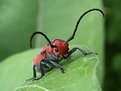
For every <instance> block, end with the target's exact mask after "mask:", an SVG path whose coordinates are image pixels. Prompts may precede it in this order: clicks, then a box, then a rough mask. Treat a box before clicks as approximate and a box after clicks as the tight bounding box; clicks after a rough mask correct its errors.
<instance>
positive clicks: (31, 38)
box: [30, 32, 56, 48]
mask: <svg viewBox="0 0 121 91" xmlns="http://www.w3.org/2000/svg"><path fill="white" fill-rule="evenodd" d="M36 34H41V35H43V36H44V37H45V39H46V40H47V41H48V42H49V44H50V46H51V47H52V48H54V47H56V46H54V45H52V44H51V42H50V40H49V38H48V37H47V36H46V35H45V34H44V33H42V32H34V33H33V34H32V36H31V38H30V47H31V48H32V39H33V37H34V36H35V35H36Z"/></svg>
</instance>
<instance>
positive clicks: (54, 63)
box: [50, 60, 64, 73]
mask: <svg viewBox="0 0 121 91" xmlns="http://www.w3.org/2000/svg"><path fill="white" fill-rule="evenodd" d="M50 63H52V64H53V65H54V66H55V67H57V68H59V69H60V70H61V72H62V73H64V69H63V67H62V66H61V65H59V64H58V63H56V62H54V61H52V60H50Z"/></svg>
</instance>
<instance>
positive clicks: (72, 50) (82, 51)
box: [69, 47, 97, 56]
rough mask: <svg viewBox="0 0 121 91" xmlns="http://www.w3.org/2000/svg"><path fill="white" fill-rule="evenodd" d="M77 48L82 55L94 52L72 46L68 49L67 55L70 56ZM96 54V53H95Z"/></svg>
mask: <svg viewBox="0 0 121 91" xmlns="http://www.w3.org/2000/svg"><path fill="white" fill-rule="evenodd" d="M77 49H78V50H79V51H80V52H81V53H83V55H84V56H86V55H90V54H94V53H95V52H86V51H84V50H82V49H80V48H78V47H74V48H72V49H71V50H70V51H69V56H70V55H71V54H72V53H74V52H75V51H76V50H77ZM96 54H97V53H96Z"/></svg>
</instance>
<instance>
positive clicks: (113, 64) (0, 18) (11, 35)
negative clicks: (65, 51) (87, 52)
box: [0, 0, 121, 91]
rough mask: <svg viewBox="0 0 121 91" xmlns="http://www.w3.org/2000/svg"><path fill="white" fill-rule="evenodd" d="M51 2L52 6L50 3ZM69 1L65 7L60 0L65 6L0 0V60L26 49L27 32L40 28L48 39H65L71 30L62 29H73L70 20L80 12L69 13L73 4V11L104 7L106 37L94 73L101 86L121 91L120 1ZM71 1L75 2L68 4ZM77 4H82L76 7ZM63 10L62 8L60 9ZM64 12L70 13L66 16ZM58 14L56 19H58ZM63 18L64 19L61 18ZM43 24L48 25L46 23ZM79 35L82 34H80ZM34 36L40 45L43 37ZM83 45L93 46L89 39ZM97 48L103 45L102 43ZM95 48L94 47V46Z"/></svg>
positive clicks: (29, 1) (30, 32) (37, 1)
mask: <svg viewBox="0 0 121 91" xmlns="http://www.w3.org/2000/svg"><path fill="white" fill-rule="evenodd" d="M77 1H78V0H77ZM53 2H54V4H55V6H53ZM70 2H71V3H70V4H69V3H68V7H67V8H65V7H61V4H62V5H64V3H65V6H66V4H67V2H66V1H65V2H64V3H62V2H61V1H55V0H54V1H48V0H45V2H44V3H43V2H40V0H34V1H33V0H0V61H1V62H0V63H2V62H3V61H2V60H4V59H6V58H7V57H8V56H11V55H12V54H16V53H19V52H23V51H25V50H28V49H29V38H30V35H31V34H32V33H33V32H34V31H36V30H39V31H42V30H44V32H45V33H46V34H48V36H50V38H51V39H54V38H55V37H57V36H56V35H59V36H58V37H59V38H62V39H66V38H67V36H69V35H70V34H71V32H70V33H68V31H64V30H73V28H74V26H75V25H73V24H74V23H75V22H76V20H77V16H79V15H80V12H76V13H75V14H73V15H75V16H73V15H72V12H75V9H73V7H76V9H77V11H83V12H84V11H85V10H88V9H90V8H93V5H94V6H95V7H97V8H98V7H99V8H102V7H103V10H104V11H105V29H104V30H105V34H103V33H102V32H101V34H103V37H104V36H105V37H106V39H105V53H104V54H105V61H101V65H100V66H101V67H99V68H101V73H100V75H99V74H98V75H99V76H100V77H101V81H100V83H102V89H103V90H104V91H121V42H120V35H121V26H120V24H121V14H120V13H121V12H120V8H121V1H119V0H116V1H114V0H103V1H101V0H97V2H95V3H94V1H93V0H92V1H91V0H88V2H84V1H82V3H77V2H75V1H73V0H71V1H70ZM80 2H81V0H80ZM102 2H103V5H102ZM56 3H59V4H60V6H56ZM72 3H73V5H75V6H73V7H72V6H71V4H72ZM57 5H58V4H57ZM80 5H81V7H82V8H81V9H80V10H78V9H79V6H80ZM88 5H89V6H88ZM48 6H51V7H49V10H50V11H48ZM86 6H87V7H86ZM43 7H44V9H43ZM60 7H61V9H60ZM68 8H70V11H67V10H69V9H68ZM66 9H67V10H66ZM45 11H46V12H45ZM63 11H65V12H64V13H63ZM43 13H44V14H43ZM68 15H70V16H69V17H68ZM90 15H91V14H90ZM97 15H98V14H97ZM38 16H39V17H38ZM60 16H61V17H60ZM59 17H60V20H59V23H58V18H59ZM99 17H100V16H99ZM63 18H64V20H65V21H63ZM70 18H72V21H71V20H70ZM43 19H45V20H44V22H46V23H44V22H43ZM53 21H54V22H53ZM86 21H88V22H90V20H89V19H87V20H86V19H85V22H86ZM52 22H53V23H52ZM70 22H72V23H70ZM83 22H84V21H83ZM85 22H84V23H85ZM95 22H96V21H95ZM99 24H100V23H99ZM46 25H47V26H48V27H46ZM67 25H70V26H71V27H68V26H67ZM52 26H54V27H52ZM61 26H63V28H61V29H63V31H61V33H59V34H58V32H56V31H57V30H58V29H57V28H58V27H61ZM90 26H91V25H90ZM94 27H95V26H93V27H92V28H93V29H94ZM50 28H51V30H49V29H50ZM82 28H84V29H89V28H85V27H84V26H83V25H82ZM48 30H49V31H48ZM50 31H53V32H54V33H55V34H54V35H53V36H52V33H51V32H50ZM85 33H87V35H88V31H86V32H85ZM81 35H82V36H84V35H83V34H81ZM77 36H79V35H77ZM38 38H39V39H38V40H37V39H35V43H36V44H35V46H38V45H40V43H41V42H40V40H43V39H44V38H42V37H38ZM101 38H102V36H101ZM102 39H103V38H102ZM87 40H88V39H87ZM77 41H78V40H76V39H75V42H72V43H74V44H76V43H77ZM94 42H97V43H98V42H99V41H96V40H95V41H94ZM45 43H46V41H43V42H42V43H41V47H42V46H43V45H44V44H45ZM81 43H82V44H85V43H86V41H82V42H81ZM101 43H102V40H101ZM33 44H34V43H33ZM77 44H78V43H77ZM85 45H87V46H89V47H90V48H91V49H94V48H93V46H92V45H91V44H89V43H87V44H85ZM97 45H98V44H97ZM99 45H100V43H99ZM101 48H103V47H102V45H101ZM95 50H98V48H95ZM102 53H103V49H102V51H101V55H100V56H101V57H100V59H101V60H104V57H102V56H104V54H102ZM11 64H12V62H11ZM9 65H10V64H9ZM103 68H104V69H103ZM103 72H104V74H103ZM99 80H100V79H99Z"/></svg>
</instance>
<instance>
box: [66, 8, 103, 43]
mask: <svg viewBox="0 0 121 91" xmlns="http://www.w3.org/2000/svg"><path fill="white" fill-rule="evenodd" d="M91 11H99V12H100V13H102V15H103V17H104V13H103V11H102V10H100V9H96V8H94V9H90V10H88V11H86V12H85V13H83V14H82V15H81V16H80V18H79V19H78V21H77V23H76V27H75V29H74V32H73V35H72V36H71V37H69V39H68V40H67V41H66V42H69V41H71V40H72V39H74V36H75V33H76V31H77V28H78V25H79V23H80V21H81V19H82V18H83V17H84V16H85V15H86V14H87V13H89V12H91Z"/></svg>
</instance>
